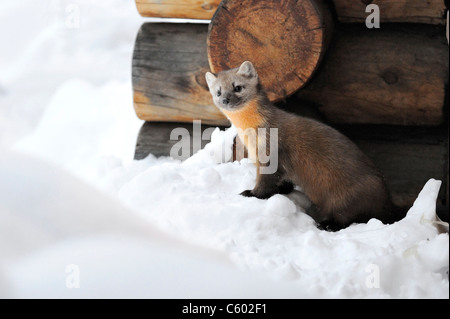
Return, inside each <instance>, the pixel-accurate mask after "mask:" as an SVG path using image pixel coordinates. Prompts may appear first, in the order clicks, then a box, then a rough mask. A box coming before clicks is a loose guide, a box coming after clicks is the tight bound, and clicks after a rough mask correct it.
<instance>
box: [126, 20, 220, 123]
mask: <svg viewBox="0 0 450 319" xmlns="http://www.w3.org/2000/svg"><path fill="white" fill-rule="evenodd" d="M206 34H207V26H206V25H202V24H170V23H169V24H166V23H145V24H143V25H142V27H141V29H140V30H139V33H138V36H137V38H136V44H135V48H134V54H133V66H132V79H133V92H134V108H135V111H136V114H137V116H138V117H139V118H140V119H143V120H147V121H173V122H192V120H197V119H198V120H202V121H203V122H204V123H205V124H207V123H212V124H222V125H227V124H228V120H227V119H226V118H225V116H224V115H223V114H222V112H221V111H220V110H219V109H217V108H216V107H215V106H214V105H213V104H212V100H211V95H210V94H209V91H208V88H207V84H206V80H205V72H206V71H208V70H209V67H208V59H207V56H206Z"/></svg>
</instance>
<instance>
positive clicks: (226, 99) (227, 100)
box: [222, 97, 230, 105]
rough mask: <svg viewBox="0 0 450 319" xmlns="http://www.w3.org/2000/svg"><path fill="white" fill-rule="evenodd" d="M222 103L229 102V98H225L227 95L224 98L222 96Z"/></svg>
mask: <svg viewBox="0 0 450 319" xmlns="http://www.w3.org/2000/svg"><path fill="white" fill-rule="evenodd" d="M222 103H223V104H225V105H227V104H229V103H230V99H229V98H227V97H226V98H223V99H222Z"/></svg>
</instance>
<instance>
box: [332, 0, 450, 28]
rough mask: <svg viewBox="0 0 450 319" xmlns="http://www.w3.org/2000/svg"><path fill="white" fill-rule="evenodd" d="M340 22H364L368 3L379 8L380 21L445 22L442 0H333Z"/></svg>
mask: <svg viewBox="0 0 450 319" xmlns="http://www.w3.org/2000/svg"><path fill="white" fill-rule="evenodd" d="M333 2H334V6H335V8H336V13H337V17H338V20H339V21H340V22H365V20H366V18H367V16H368V15H369V14H370V12H369V13H367V12H366V7H367V5H368V4H376V5H378V7H379V10H380V23H388V22H410V23H430V24H442V25H443V24H445V12H446V7H445V1H444V0H427V1H425V0H333Z"/></svg>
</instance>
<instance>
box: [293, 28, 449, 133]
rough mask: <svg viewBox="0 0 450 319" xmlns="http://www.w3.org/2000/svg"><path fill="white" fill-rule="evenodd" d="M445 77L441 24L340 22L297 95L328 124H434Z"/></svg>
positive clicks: (439, 119)
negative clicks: (375, 25)
mask: <svg viewBox="0 0 450 319" xmlns="http://www.w3.org/2000/svg"><path fill="white" fill-rule="evenodd" d="M447 78H448V45H447V40H446V38H445V33H444V30H443V28H442V27H435V26H427V25H388V26H384V27H383V28H380V29H372V30H368V29H367V28H365V27H364V26H357V25H342V26H341V27H340V28H339V30H338V31H337V33H336V34H335V37H334V40H333V42H332V44H331V45H330V48H329V50H328V54H327V56H326V57H325V58H324V60H323V62H322V64H321V66H320V68H319V69H318V70H317V72H316V74H315V76H314V78H313V79H312V81H311V82H310V83H308V84H307V85H306V86H305V87H303V89H301V90H300V91H299V93H298V97H299V98H300V99H301V100H303V101H308V102H312V103H315V104H316V105H317V107H318V108H319V110H320V111H321V112H322V113H323V114H324V115H325V117H326V119H327V120H328V121H329V122H331V123H353V124H357V123H370V124H392V125H439V124H441V123H442V122H443V120H444V110H443V109H444V99H445V85H446V83H447Z"/></svg>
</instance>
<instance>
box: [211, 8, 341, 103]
mask: <svg viewBox="0 0 450 319" xmlns="http://www.w3.org/2000/svg"><path fill="white" fill-rule="evenodd" d="M331 31H332V19H331V13H330V12H329V9H328V8H327V7H326V6H324V4H323V3H322V2H321V1H318V0H316V1H314V0H304V1H295V0H284V1H279V0H249V1H245V3H244V2H242V1H238V0H224V1H222V3H221V4H220V6H219V8H218V9H217V11H216V13H215V15H214V17H213V19H212V20H211V23H210V25H209V32H208V59H209V65H210V67H211V70H212V71H213V72H220V71H222V70H227V69H232V68H236V67H238V66H239V65H240V64H241V63H242V62H244V61H246V60H248V61H251V62H252V63H253V64H254V65H255V67H256V68H257V70H258V74H259V76H260V79H261V81H262V84H263V86H264V87H265V88H266V91H267V94H268V96H269V99H270V100H272V101H278V100H281V99H284V98H285V97H286V96H289V95H291V94H292V93H294V92H295V91H297V90H298V89H299V88H300V87H302V86H303V85H304V84H305V83H306V82H307V81H308V80H309V79H310V77H311V76H312V74H313V73H314V71H315V70H316V68H317V66H318V64H319V62H320V60H321V58H322V57H323V55H324V53H325V51H326V48H327V45H328V42H329V39H330V33H331Z"/></svg>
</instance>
